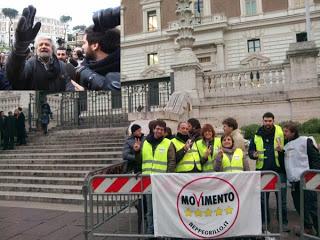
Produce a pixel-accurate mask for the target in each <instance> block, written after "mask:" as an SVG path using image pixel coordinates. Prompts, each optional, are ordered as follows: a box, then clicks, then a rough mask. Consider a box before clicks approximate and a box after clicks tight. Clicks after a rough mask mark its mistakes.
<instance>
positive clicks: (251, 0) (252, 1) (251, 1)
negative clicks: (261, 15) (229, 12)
mask: <svg viewBox="0 0 320 240" xmlns="http://www.w3.org/2000/svg"><path fill="white" fill-rule="evenodd" d="M256 14H257V2H256V0H246V15H247V16H252V15H256Z"/></svg>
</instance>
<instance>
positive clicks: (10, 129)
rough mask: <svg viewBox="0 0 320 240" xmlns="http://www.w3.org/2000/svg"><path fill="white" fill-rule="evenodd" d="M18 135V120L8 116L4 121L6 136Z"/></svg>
mask: <svg viewBox="0 0 320 240" xmlns="http://www.w3.org/2000/svg"><path fill="white" fill-rule="evenodd" d="M15 133H16V118H15V117H14V116H7V117H5V119H4V135H5V136H14V135H15Z"/></svg>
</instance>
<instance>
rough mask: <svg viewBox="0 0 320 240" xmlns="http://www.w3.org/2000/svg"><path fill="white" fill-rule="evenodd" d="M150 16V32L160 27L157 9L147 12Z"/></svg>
mask: <svg viewBox="0 0 320 240" xmlns="http://www.w3.org/2000/svg"><path fill="white" fill-rule="evenodd" d="M147 16H148V32H154V31H157V29H158V20H157V11H156V10H154V11H150V12H148V13H147Z"/></svg>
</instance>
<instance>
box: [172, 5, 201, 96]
mask: <svg viewBox="0 0 320 240" xmlns="http://www.w3.org/2000/svg"><path fill="white" fill-rule="evenodd" d="M190 4H191V0H178V1H177V10H176V15H177V17H178V19H179V28H178V37H177V38H176V42H177V43H178V44H179V47H180V50H179V52H178V53H177V56H176V59H175V64H174V65H172V66H171V68H172V69H173V71H174V86H175V89H174V90H175V92H188V94H189V95H190V96H191V97H192V98H195V99H197V98H198V95H197V81H196V75H197V71H199V70H200V69H201V66H200V64H199V61H198V59H197V57H196V55H195V54H194V52H193V51H192V46H193V43H194V41H195V38H194V37H193V24H192V21H193V19H192V9H191V7H190Z"/></svg>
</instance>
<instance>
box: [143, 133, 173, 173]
mask: <svg viewBox="0 0 320 240" xmlns="http://www.w3.org/2000/svg"><path fill="white" fill-rule="evenodd" d="M170 144H171V141H170V140H169V139H167V138H164V139H163V140H162V142H161V143H160V144H159V145H158V146H157V148H156V149H155V151H154V154H153V151H152V145H151V144H150V143H149V142H148V141H147V140H145V141H144V142H143V145H142V150H141V151H142V173H143V174H152V173H166V172H167V163H168V150H169V147H170Z"/></svg>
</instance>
